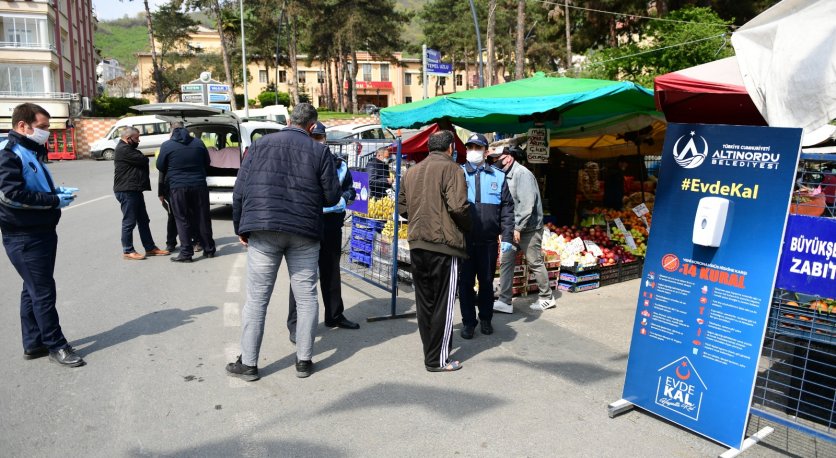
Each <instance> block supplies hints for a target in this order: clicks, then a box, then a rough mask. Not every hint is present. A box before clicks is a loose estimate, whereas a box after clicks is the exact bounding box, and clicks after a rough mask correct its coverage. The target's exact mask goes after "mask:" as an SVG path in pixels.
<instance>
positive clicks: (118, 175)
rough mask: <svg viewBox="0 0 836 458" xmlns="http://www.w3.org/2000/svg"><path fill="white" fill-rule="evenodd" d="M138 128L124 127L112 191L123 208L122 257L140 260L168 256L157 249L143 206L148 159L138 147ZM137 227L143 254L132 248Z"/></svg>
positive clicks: (147, 179)
mask: <svg viewBox="0 0 836 458" xmlns="http://www.w3.org/2000/svg"><path fill="white" fill-rule="evenodd" d="M137 146H139V131H138V130H137V129H136V128H135V127H125V128H124V129H122V135H121V138H120V140H119V143H117V144H116V150H115V153H114V156H113V193H114V194H116V199H117V200H118V201H119V204H120V205H121V207H122V258H124V259H127V260H134V261H136V260H141V259H145V257H146V256H167V255H168V254H169V252H168V251H166V250H161V249H159V248H157V245H156V244H154V237H152V236H151V226H150V225H149V223H150V222H151V219H150V218H148V210H147V209H146V208H145V197H144V196H143V195H142V193H143V191H150V190H151V178H150V176H149V171H148V163H149V161H148V158H147V157H145V155H144V154H142V152H141V151H139V150H138V149H137ZM137 226H139V238H140V240H141V241H142V246H143V247H144V248H145V255H141V254H139V253H137V252H136V250H135V249H134V228H135V227H137Z"/></svg>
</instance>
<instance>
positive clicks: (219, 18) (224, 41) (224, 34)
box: [172, 0, 240, 110]
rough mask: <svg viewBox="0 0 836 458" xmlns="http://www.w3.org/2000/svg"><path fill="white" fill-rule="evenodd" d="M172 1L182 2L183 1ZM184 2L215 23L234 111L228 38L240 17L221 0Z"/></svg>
mask: <svg viewBox="0 0 836 458" xmlns="http://www.w3.org/2000/svg"><path fill="white" fill-rule="evenodd" d="M172 1H173V2H174V1H178V2H183V1H184V0H172ZM185 2H186V5H187V7H188V8H189V9H191V10H200V11H202V12H205V13H209V15H210V17H211V18H212V19H213V20H214V21H215V29H216V30H217V31H218V37H219V38H220V42H221V58H222V59H223V69H224V75H226V81H227V82H228V83H229V95H230V101H231V102H230V103H231V105H232V107H231V108H232V109H233V110H235V109H236V107H237V104H236V102H235V100H236V99H235V91H234V86H235V84H234V82H233V79H232V68H231V66H230V52H229V47H230V38H231V36H232V37H234V36H235V30H237V29H238V28H239V27H240V26H239V22H238V21H239V20H240V16H238V13H236V8H235V5H233V4H231V3H230V2H228V1H222V0H185ZM234 3H235V4H236V5H237V3H238V2H237V1H236V2H234ZM239 37H240V35H239Z"/></svg>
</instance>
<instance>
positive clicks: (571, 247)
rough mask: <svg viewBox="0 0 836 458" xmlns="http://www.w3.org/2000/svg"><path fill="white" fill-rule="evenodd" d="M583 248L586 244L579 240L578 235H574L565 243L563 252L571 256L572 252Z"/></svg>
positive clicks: (578, 251)
mask: <svg viewBox="0 0 836 458" xmlns="http://www.w3.org/2000/svg"><path fill="white" fill-rule="evenodd" d="M585 249H586V245H584V244H583V240H581V238H580V237H575V238H574V239H572V241H571V242H569V243H568V244H567V245H566V248H564V249H563V253H564V254H565V255H567V256H571V255H573V254H578V253H580V252H581V251H584V250H585Z"/></svg>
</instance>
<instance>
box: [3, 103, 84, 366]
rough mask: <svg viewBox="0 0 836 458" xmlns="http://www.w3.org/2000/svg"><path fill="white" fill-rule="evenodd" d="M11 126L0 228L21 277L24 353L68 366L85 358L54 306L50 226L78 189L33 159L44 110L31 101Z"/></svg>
mask: <svg viewBox="0 0 836 458" xmlns="http://www.w3.org/2000/svg"><path fill="white" fill-rule="evenodd" d="M12 128H13V129H14V130H12V131H11V132H9V138H8V140H7V141H5V142H3V143H2V144H0V148H1V149H0V232H2V233H3V247H4V248H5V249H6V255H7V256H8V257H9V261H11V262H12V265H13V266H14V267H15V270H17V273H18V274H19V275H20V277H21V278H22V279H23V292H22V293H21V294H20V328H21V332H22V334H23V358H24V359H34V358H40V357H42V356H46V355H47V354H49V359H50V360H51V361H53V362H56V363H58V364H61V365H63V366H68V367H76V366H81V365H83V364H84V360H83V359H82V358H81V356H79V355H78V354H76V352H75V351H74V350H73V348H72V347H71V346H70V344H69V343H67V339H66V338H65V337H64V333H63V332H62V331H61V325H60V324H59V321H58V310H57V309H56V308H55V297H56V291H55V279H54V278H53V273H54V272H55V255H56V251H57V249H58V235H57V233H56V232H55V227H56V226H57V225H58V220H59V219H60V218H61V210H59V208H64V207H66V206H67V205H70V203H71V202H72V201H73V199H74V198H75V196H74V195H73V194H74V193H75V192H76V191H78V189H76V188H64V187H56V186H55V182H54V181H53V180H52V175H50V173H49V170H48V169H47V168H46V166H45V165H44V164H43V163H42V162H41V161H40V160H39V159H38V158H39V157H46V148H44V143H46V141H47V139H49V113H47V111H46V110H44V109H43V108H41V107H40V106H38V105H35V104H33V103H24V104H21V105H18V106H17V107H15V109H14V111H13V112H12Z"/></svg>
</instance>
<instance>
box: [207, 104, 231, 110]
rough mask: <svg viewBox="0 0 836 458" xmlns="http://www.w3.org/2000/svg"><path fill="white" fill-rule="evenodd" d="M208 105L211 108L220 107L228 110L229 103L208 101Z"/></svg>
mask: <svg viewBox="0 0 836 458" xmlns="http://www.w3.org/2000/svg"><path fill="white" fill-rule="evenodd" d="M209 106H210V107H212V108H220V109H221V110H224V111H229V104H223V103H210V104H209Z"/></svg>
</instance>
